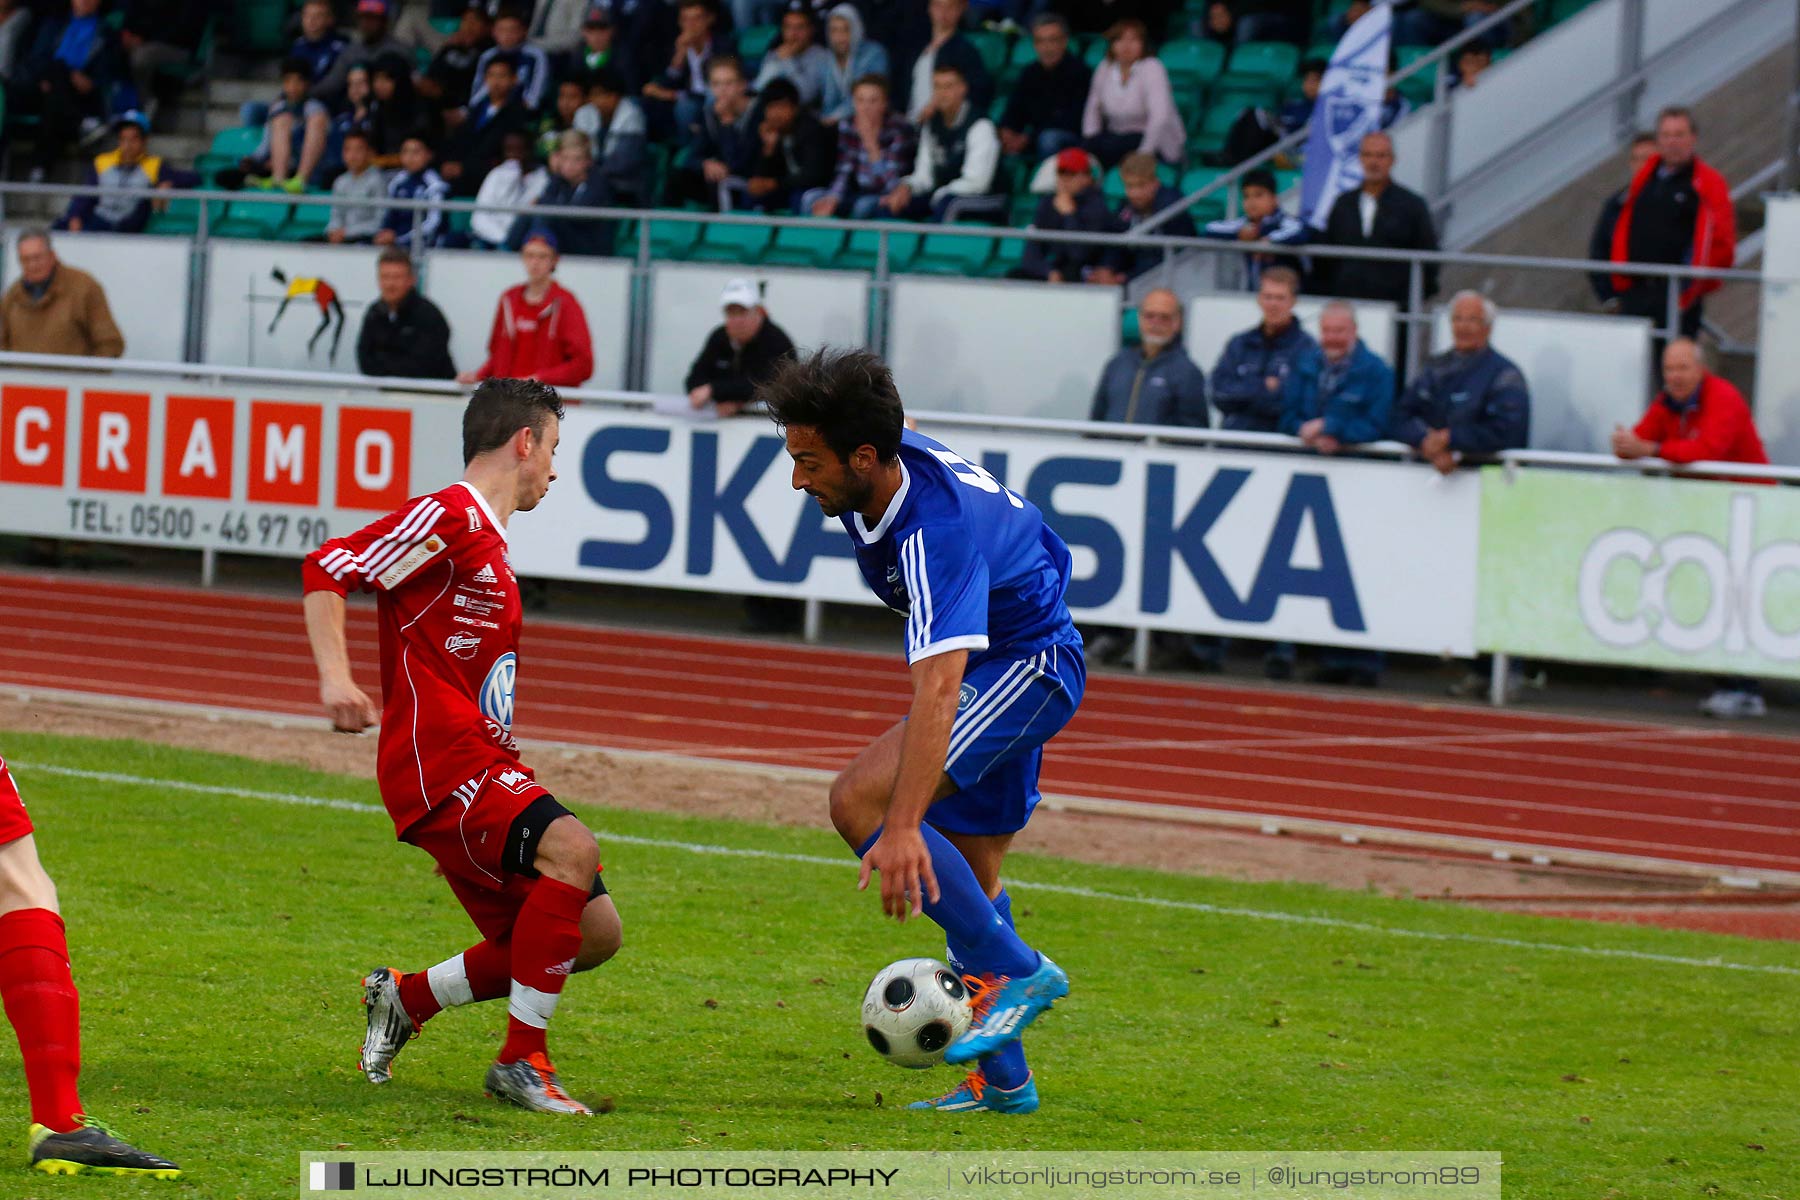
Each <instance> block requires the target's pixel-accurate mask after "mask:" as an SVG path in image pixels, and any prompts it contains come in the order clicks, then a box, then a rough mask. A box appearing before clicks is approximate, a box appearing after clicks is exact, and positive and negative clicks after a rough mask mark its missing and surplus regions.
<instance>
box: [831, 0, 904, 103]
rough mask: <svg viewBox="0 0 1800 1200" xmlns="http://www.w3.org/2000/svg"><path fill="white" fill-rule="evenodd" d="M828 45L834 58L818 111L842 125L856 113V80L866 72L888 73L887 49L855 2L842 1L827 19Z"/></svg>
mask: <svg viewBox="0 0 1800 1200" xmlns="http://www.w3.org/2000/svg"><path fill="white" fill-rule="evenodd" d="M825 45H826V48H827V52H828V53H829V54H830V55H831V61H830V63H829V64H827V67H826V71H825V92H824V95H823V96H822V97H821V98H820V100H819V115H820V118H821V119H822V120H824V121H826V122H827V123H829V124H832V125H841V124H844V123H846V122H848V121H850V120H851V118H852V117H854V116H855V107H856V105H855V96H854V95H853V93H854V92H855V90H856V82H857V80H859V79H862V78H863V77H864V76H867V75H880V76H882V77H883V78H884V79H885V78H886V77H887V73H888V69H889V68H888V52H887V48H886V47H885V46H883V45H882V44H881V43H880V42H876V41H871V40H870V39H869V37H868V35H867V34H866V33H865V32H864V31H863V19H862V14H861V13H859V12H857V11H856V5H854V4H840V5H838V6H837V7H836V8H834V9H832V10H831V14H830V16H828V17H827V18H826V20H825Z"/></svg>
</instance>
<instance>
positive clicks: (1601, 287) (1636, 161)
mask: <svg viewBox="0 0 1800 1200" xmlns="http://www.w3.org/2000/svg"><path fill="white" fill-rule="evenodd" d="M1655 154H1656V135H1655V134H1654V133H1648V132H1643V133H1638V134H1635V135H1633V136H1632V139H1631V148H1630V155H1631V165H1630V167H1629V168H1628V169H1627V171H1626V173H1625V186H1624V187H1622V188H1620V189H1619V190H1618V191H1616V192H1614V193H1613V194H1612V195H1610V196H1608V197H1607V198H1606V203H1605V204H1602V205H1601V206H1600V216H1599V217H1598V218H1597V219H1596V220H1595V221H1594V232H1593V234H1592V235H1591V236H1590V237H1589V238H1588V258H1590V259H1592V260H1593V261H1595V262H1610V261H1612V244H1613V230H1614V229H1616V228H1618V224H1619V213H1620V212H1621V211H1622V210H1623V209H1624V207H1625V197H1626V196H1628V195H1630V194H1631V181H1632V180H1634V179H1636V178H1637V176H1638V172H1639V171H1641V170H1643V167H1644V164H1645V163H1647V162H1649V161H1650V159H1651V158H1652V157H1653V156H1654V155H1655ZM1588 283H1589V285H1591V286H1592V287H1593V289H1594V299H1595V300H1597V301H1599V303H1600V307H1601V308H1603V309H1605V310H1606V311H1607V312H1610V313H1616V312H1618V311H1619V309H1620V307H1621V304H1620V301H1619V292H1618V289H1617V288H1615V287H1613V277H1612V272H1611V271H1591V272H1589V273H1588Z"/></svg>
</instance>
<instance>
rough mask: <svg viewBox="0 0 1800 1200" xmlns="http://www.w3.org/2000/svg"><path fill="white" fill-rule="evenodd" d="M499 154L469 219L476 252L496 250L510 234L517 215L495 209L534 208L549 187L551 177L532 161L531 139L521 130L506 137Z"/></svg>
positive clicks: (471, 237) (472, 242)
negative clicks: (501, 155) (498, 161)
mask: <svg viewBox="0 0 1800 1200" xmlns="http://www.w3.org/2000/svg"><path fill="white" fill-rule="evenodd" d="M501 153H503V154H504V155H505V156H506V157H505V158H504V159H502V160H501V162H500V165H499V166H497V167H495V168H494V169H493V170H491V171H489V172H488V173H487V178H486V179H483V180H482V181H481V191H480V192H479V193H477V195H476V197H475V203H476V205H477V206H478V207H477V208H476V210H475V212H474V214H473V215H472V216H470V218H469V242H470V244H471V245H473V246H474V247H475V248H476V249H477V250H498V249H499V248H500V247H502V246H504V245H505V244H506V238H507V235H508V234H510V233H511V232H512V227H513V221H514V220H515V219H516V214H514V213H509V212H495V211H493V210H494V209H496V208H499V207H502V206H505V207H520V208H522V207H524V206H525V205H528V204H535V203H537V198H538V197H539V196H541V195H543V193H544V189H545V188H546V187H548V186H549V184H550V173H549V172H548V171H546V170H545V169H544V168H543V167H542V166H540V165H539V164H538V163H537V162H536V160H535V159H533V157H532V153H531V139H530V138H529V137H527V136H526V135H525V131H524V130H522V129H515V130H513V131H511V132H510V133H508V134H507V135H506V137H505V138H504V139H503V140H502V142H501Z"/></svg>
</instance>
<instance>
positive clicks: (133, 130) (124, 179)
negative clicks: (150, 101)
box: [56, 111, 200, 233]
mask: <svg viewBox="0 0 1800 1200" xmlns="http://www.w3.org/2000/svg"><path fill="white" fill-rule="evenodd" d="M114 125H115V127H116V128H117V129H118V131H119V146H118V149H116V150H113V151H111V152H110V153H107V154H99V155H96V156H95V157H94V161H93V165H92V166H90V167H89V168H88V173H87V178H86V179H85V180H84V181H83V182H85V183H86V184H87V185H88V186H89V187H97V188H99V189H100V191H99V193H98V194H97V195H96V194H93V193H89V194H88V195H84V196H76V197H74V198H73V199H71V200H70V201H69V210H68V212H66V213H64V214H63V216H62V217H61V218H60V219H59V220H58V221H57V223H56V228H58V229H67V230H69V231H71V232H76V233H79V232H81V231H83V230H86V231H88V232H92V233H142V232H143V229H144V226H145V225H146V224H148V223H149V221H150V207H151V202H150V201H149V200H148V199H146V198H140V197H137V196H123V195H120V194H119V193H120V192H121V191H123V190H124V189H126V188H158V189H169V188H178V187H183V188H186V187H193V186H195V185H196V184H198V183H199V182H200V177H199V176H198V175H196V174H194V173H193V172H192V171H180V170H176V169H175V168H173V167H170V166H168V165H167V164H165V163H164V162H163V160H162V159H161V158H159V157H158V156H156V155H154V154H151V153H150V150H149V136H150V120H149V118H148V117H146V116H144V114H143V113H141V112H136V111H133V112H128V113H126V114H125V115H124V116H122V117H120V118H119V119H118V120H117V121H116V122H114Z"/></svg>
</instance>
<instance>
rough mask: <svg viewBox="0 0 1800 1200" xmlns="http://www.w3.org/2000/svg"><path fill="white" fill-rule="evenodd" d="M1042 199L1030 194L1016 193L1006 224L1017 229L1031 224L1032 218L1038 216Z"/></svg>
mask: <svg viewBox="0 0 1800 1200" xmlns="http://www.w3.org/2000/svg"><path fill="white" fill-rule="evenodd" d="M1042 198H1043V197H1041V196H1034V195H1032V194H1031V193H1030V192H1014V193H1013V198H1012V204H1011V207H1010V208H1009V209H1008V211H1007V214H1006V223H1007V224H1008V225H1011V226H1013V227H1015V228H1023V227H1024V226H1026V225H1029V224H1031V221H1032V218H1033V217H1036V216H1037V205H1038V201H1039V200H1041V199H1042Z"/></svg>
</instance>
